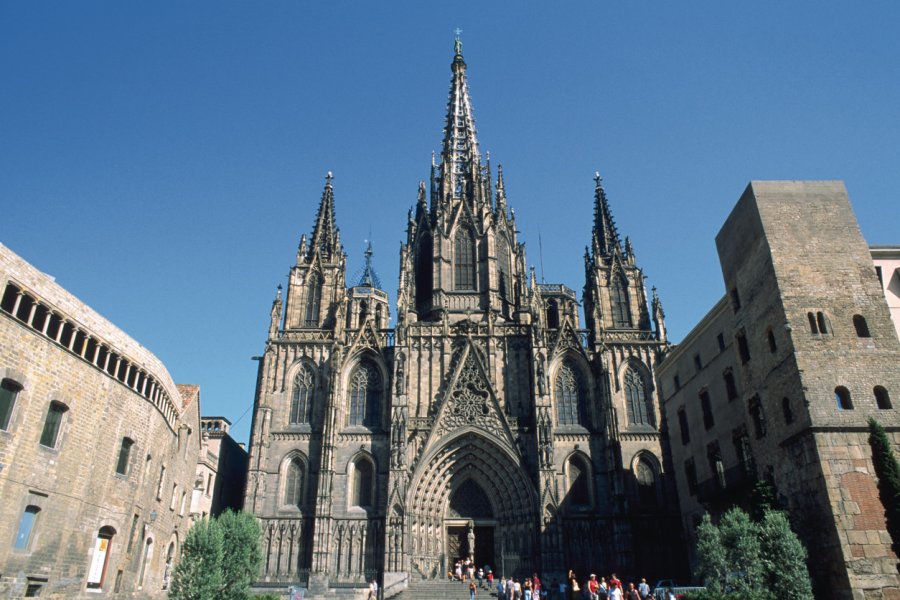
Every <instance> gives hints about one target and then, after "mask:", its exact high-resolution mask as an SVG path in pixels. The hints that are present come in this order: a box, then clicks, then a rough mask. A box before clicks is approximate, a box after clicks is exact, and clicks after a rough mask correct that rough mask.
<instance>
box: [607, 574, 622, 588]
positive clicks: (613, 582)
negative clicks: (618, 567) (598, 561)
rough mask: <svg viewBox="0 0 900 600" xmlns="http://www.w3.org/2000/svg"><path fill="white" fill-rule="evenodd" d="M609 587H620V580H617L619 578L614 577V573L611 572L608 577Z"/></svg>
mask: <svg viewBox="0 0 900 600" xmlns="http://www.w3.org/2000/svg"><path fill="white" fill-rule="evenodd" d="M609 587H622V582H621V581H619V578H618V577H616V574H615V573H613V574H612V575H611V576H610V578H609Z"/></svg>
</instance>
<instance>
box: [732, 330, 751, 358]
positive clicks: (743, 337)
mask: <svg viewBox="0 0 900 600" xmlns="http://www.w3.org/2000/svg"><path fill="white" fill-rule="evenodd" d="M735 338H736V339H737V344H738V354H740V357H741V364H747V363H748V362H750V346H748V345H747V332H746V331H744V330H743V329H741V330H740V331H738V332H737V335H736V336H735Z"/></svg>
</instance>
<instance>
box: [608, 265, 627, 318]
mask: <svg viewBox="0 0 900 600" xmlns="http://www.w3.org/2000/svg"><path fill="white" fill-rule="evenodd" d="M610 293H611V295H612V309H613V310H612V317H613V327H631V308H630V307H629V306H628V282H627V281H625V278H624V277H614V278H613V282H612V289H611V290H610Z"/></svg>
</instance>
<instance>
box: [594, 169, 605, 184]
mask: <svg viewBox="0 0 900 600" xmlns="http://www.w3.org/2000/svg"><path fill="white" fill-rule="evenodd" d="M594 181H596V182H597V185H600V182H601V181H603V178H602V177H600V171H594Z"/></svg>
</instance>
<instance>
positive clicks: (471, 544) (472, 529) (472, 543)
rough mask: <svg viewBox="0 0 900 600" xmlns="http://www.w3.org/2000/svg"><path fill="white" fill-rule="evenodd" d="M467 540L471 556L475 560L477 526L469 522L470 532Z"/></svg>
mask: <svg viewBox="0 0 900 600" xmlns="http://www.w3.org/2000/svg"><path fill="white" fill-rule="evenodd" d="M466 542H467V543H468V544H469V547H468V551H469V558H470V559H472V560H475V527H474V524H473V523H471V522H470V523H469V533H467V534H466Z"/></svg>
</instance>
